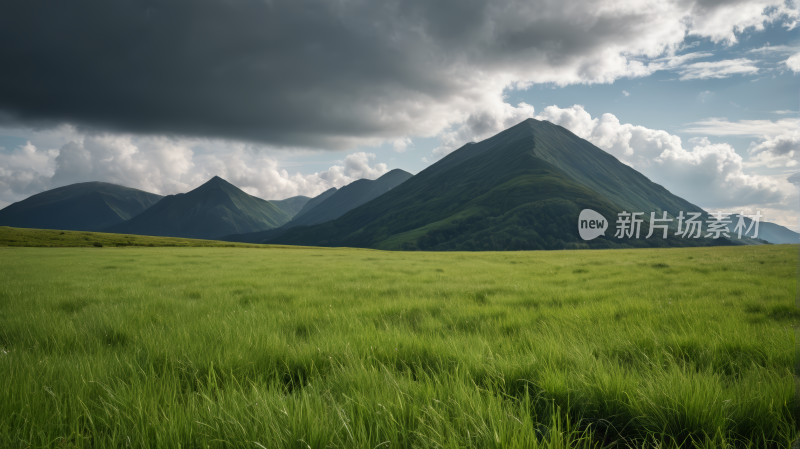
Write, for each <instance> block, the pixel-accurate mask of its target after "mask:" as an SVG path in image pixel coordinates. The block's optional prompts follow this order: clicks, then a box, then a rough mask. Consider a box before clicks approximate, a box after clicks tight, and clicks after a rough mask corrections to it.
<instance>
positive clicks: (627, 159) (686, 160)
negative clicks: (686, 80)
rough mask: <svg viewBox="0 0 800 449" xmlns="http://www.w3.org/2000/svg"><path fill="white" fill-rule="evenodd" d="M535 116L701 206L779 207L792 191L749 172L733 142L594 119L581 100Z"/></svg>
mask: <svg viewBox="0 0 800 449" xmlns="http://www.w3.org/2000/svg"><path fill="white" fill-rule="evenodd" d="M535 118H536V119H538V120H548V121H550V122H552V123H555V124H557V125H561V126H563V127H565V128H567V129H569V130H570V131H572V132H573V133H575V134H576V135H577V136H578V137H581V138H584V139H586V140H588V141H590V142H592V143H593V144H595V145H597V146H598V147H600V148H602V149H603V150H605V151H607V152H608V153H610V154H612V155H614V156H615V157H617V158H618V159H620V160H621V161H622V162H623V163H626V164H628V165H630V166H632V167H633V168H635V169H637V170H639V171H641V172H642V173H643V174H645V175H646V176H648V177H649V178H650V179H652V180H653V181H654V182H656V183H658V184H661V185H663V186H665V187H666V188H667V189H669V190H670V191H672V192H673V193H674V194H676V195H678V196H680V197H682V198H685V199H687V200H689V201H691V202H693V203H695V204H698V205H700V206H701V207H749V206H753V205H756V206H759V207H764V206H766V205H773V207H775V206H780V205H781V204H783V202H784V201H785V199H786V197H787V195H789V194H790V193H791V192H790V191H789V190H788V189H787V186H788V183H786V182H780V181H778V180H775V179H774V178H772V177H769V176H761V175H754V174H748V173H745V172H744V168H745V165H744V162H743V158H742V157H741V156H740V155H739V154H737V153H736V151H735V150H734V149H733V147H731V146H730V145H729V144H727V143H723V144H712V143H710V142H709V140H708V139H707V138H698V139H692V140H691V141H690V142H689V143H690V144H692V145H693V146H692V147H691V148H689V149H686V148H684V147H683V144H682V142H681V138H680V137H678V136H675V135H672V134H669V133H668V132H666V131H663V130H655V129H649V128H645V127H643V126H637V125H632V124H628V123H625V124H623V123H620V121H619V120H618V119H617V117H616V116H614V115H613V114H603V115H602V116H601V117H599V118H593V117H591V115H590V114H589V113H588V112H587V111H586V110H585V109H584V108H583V107H582V106H580V105H575V106H572V107H570V108H559V107H557V106H548V107H546V108H545V109H544V110H543V111H542V113H541V114H539V115H537V116H536V117H535Z"/></svg>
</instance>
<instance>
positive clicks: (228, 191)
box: [106, 176, 290, 239]
mask: <svg viewBox="0 0 800 449" xmlns="http://www.w3.org/2000/svg"><path fill="white" fill-rule="evenodd" d="M289 219H290V217H289V215H288V214H287V213H286V212H284V211H282V210H281V209H279V208H278V207H276V206H275V205H274V204H272V203H270V202H269V201H266V200H262V199H260V198H256V197H254V196H251V195H248V194H247V193H245V192H243V191H242V190H240V189H239V188H237V187H236V186H234V185H233V184H231V183H229V182H227V181H225V180H224V179H222V178H220V177H217V176H215V177H213V178H212V179H211V180H209V181H208V182H206V183H205V184H203V185H201V186H200V187H198V188H196V189H194V190H192V191H191V192H188V193H180V194H177V195H169V196H167V197H164V199H162V200H161V201H159V202H158V203H156V204H155V205H154V206H153V207H151V208H149V209H147V210H146V211H144V212H142V213H141V214H139V215H137V216H135V217H133V218H132V219H130V220H128V221H126V222H125V223H121V224H119V225H116V226H112V227H109V228H108V229H106V232H115V233H120V234H139V235H154V236H166V237H186V238H197V239H216V238H219V237H222V236H225V235H228V234H240V233H246V232H254V231H258V230H263V229H269V228H274V227H278V226H280V225H282V224H284V223H286V222H287V221H289Z"/></svg>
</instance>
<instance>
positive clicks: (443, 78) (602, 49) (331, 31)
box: [0, 0, 798, 152]
mask: <svg viewBox="0 0 800 449" xmlns="http://www.w3.org/2000/svg"><path fill="white" fill-rule="evenodd" d="M42 11H47V12H48V13H47V14H43V13H42ZM797 16H798V14H797V9H796V7H794V6H791V5H787V4H786V3H785V2H784V1H783V0H768V1H760V0H751V1H747V2H743V1H719V0H713V1H712V0H701V1H691V0H689V1H686V0H672V1H655V0H650V1H640V0H635V1H634V0H627V1H610V0H605V1H596V2H595V1H592V2H590V1H585V0H564V1H542V2H533V3H532V2H528V1H522V0H498V1H488V0H468V1H466V2H465V1H462V0H444V1H440V2H430V1H426V0H407V1H400V0H375V1H369V2H359V1H340V2H331V1H328V0H303V1H290V0H271V1H263V0H237V1H234V2H230V1H217V0H171V1H166V0H121V1H114V2H107V1H103V0H88V1H85V2H79V3H77V4H75V3H66V2H63V1H58V0H42V1H39V2H2V3H0V59H2V61H3V64H4V66H5V67H12V68H13V70H4V71H2V73H0V105H2V106H1V107H0V116H2V117H3V119H2V120H3V121H5V123H6V124H7V125H8V124H15V126H35V127H49V126H56V125H58V124H63V123H69V124H73V125H75V126H77V127H79V129H82V130H87V131H92V132H114V133H133V134H141V135H170V136H195V137H197V136H200V137H213V138H227V139H232V140H237V141H250V142H260V143H264V144H268V145H272V146H275V147H302V148H317V149H325V150H337V149H353V148H357V147H359V146H362V145H379V144H381V143H385V142H388V143H392V144H393V145H394V142H397V140H398V139H403V138H407V137H431V136H435V135H438V134H439V133H441V132H445V133H452V132H453V130H454V129H456V128H458V127H460V126H462V125H465V126H467V127H468V128H471V127H472V126H471V125H468V124H467V122H468V121H470V120H472V119H474V118H475V117H481V116H483V115H489V116H492V115H497V114H498V109H499V108H498V106H497V103H498V102H500V103H501V102H502V101H503V93H504V92H505V91H506V90H507V89H509V88H524V87H527V86H530V85H532V84H535V83H552V84H554V85H558V86H565V85H569V84H597V83H611V82H613V81H615V80H618V79H620V78H633V77H642V76H647V75H649V74H651V73H653V72H654V71H656V70H662V69H665V68H667V69H668V68H675V67H678V66H680V65H682V64H684V63H685V62H686V61H688V60H690V59H694V58H697V57H700V55H699V54H693V55H692V56H686V55H683V56H680V57H675V56H674V54H675V51H677V50H678V49H679V48H682V45H683V44H684V40H685V38H686V36H687V35H689V36H696V37H699V38H709V39H711V40H713V41H714V42H721V41H725V42H728V43H732V42H735V41H736V33H737V32H741V31H742V30H744V29H747V28H754V29H762V28H763V26H764V24H766V23H777V22H780V21H783V22H784V23H789V22H791V21H793V20H795V19H796V18H797ZM664 58H666V59H664ZM656 60H658V61H656ZM737 61H740V62H737V63H735V64H732V65H730V66H727V67H719V66H713V65H712V66H708V64H713V63H696V64H692V65H691V66H690V68H688V69H685V70H684V72H680V73H683V77H684V78H686V79H693V78H695V77H710V76H716V77H719V76H730V75H732V74H736V73H751V72H753V73H754V72H755V71H757V69H756V68H755V67H754V66H753V65H752V64H750V65H748V64H747V63H746V62H742V61H748V60H737ZM698 64H707V65H706V66H703V65H698ZM465 133H469V130H465ZM448 145H449V144H447V143H446V144H445V145H444V146H443V147H442V150H441V152H447V151H448V148H449V146H448ZM401 147H402V145H398V148H401Z"/></svg>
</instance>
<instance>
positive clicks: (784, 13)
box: [687, 0, 800, 45]
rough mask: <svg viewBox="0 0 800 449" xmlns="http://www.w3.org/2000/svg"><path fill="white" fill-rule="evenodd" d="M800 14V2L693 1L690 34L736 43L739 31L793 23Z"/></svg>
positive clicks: (753, 0)
mask: <svg viewBox="0 0 800 449" xmlns="http://www.w3.org/2000/svg"><path fill="white" fill-rule="evenodd" d="M798 17H800V13H799V12H798V8H797V4H795V3H793V2H784V1H769V0H766V1H765V0H747V1H716V0H703V1H698V2H696V3H694V4H693V11H692V14H691V15H690V16H689V17H688V18H687V20H689V21H690V22H691V26H690V29H689V35H690V36H702V37H707V38H709V39H711V41H713V42H725V43H727V44H728V45H733V44H735V43H737V42H738V39H737V37H736V33H741V32H743V31H744V30H746V29H748V28H751V29H754V30H759V31H760V30H763V29H764V24H765V23H774V22H777V21H779V20H783V25H784V26H787V27H792V26H793V25H792V23H793V22H794V21H795V20H796V19H797V18H798Z"/></svg>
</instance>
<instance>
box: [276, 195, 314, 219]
mask: <svg viewBox="0 0 800 449" xmlns="http://www.w3.org/2000/svg"><path fill="white" fill-rule="evenodd" d="M310 200H311V198H309V197H307V196H302V195H299V196H293V197H291V198H286V199H285V200H270V201H269V202H270V203H272V204H273V205H275V206H276V207H277V208H278V209H280V210H282V211H283V212H285V213H286V215H288V216H289V217H290V218H291V217H294V216H295V215H297V213H298V212H300V211H301V210H302V209H303V207H305V205H306V203H308V202H309V201H310Z"/></svg>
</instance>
